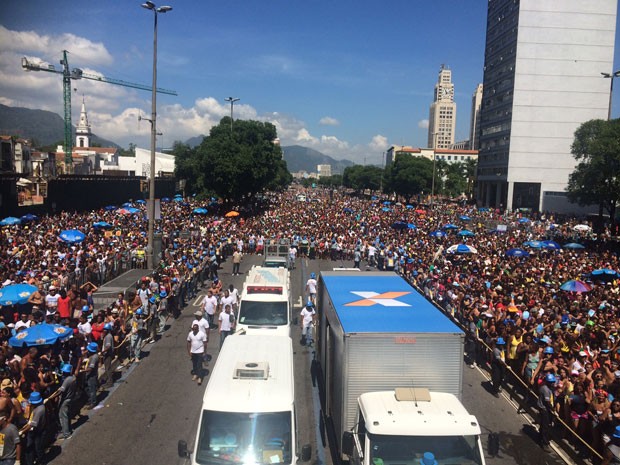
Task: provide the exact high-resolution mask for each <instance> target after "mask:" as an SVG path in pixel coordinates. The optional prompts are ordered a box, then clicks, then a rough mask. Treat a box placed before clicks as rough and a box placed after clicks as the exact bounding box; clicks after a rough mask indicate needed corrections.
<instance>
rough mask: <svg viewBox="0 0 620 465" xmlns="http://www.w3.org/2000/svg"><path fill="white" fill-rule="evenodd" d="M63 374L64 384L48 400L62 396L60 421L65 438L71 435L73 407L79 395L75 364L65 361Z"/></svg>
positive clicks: (59, 409)
mask: <svg viewBox="0 0 620 465" xmlns="http://www.w3.org/2000/svg"><path fill="white" fill-rule="evenodd" d="M60 372H61V374H62V384H61V385H60V387H59V388H58V389H57V390H56V392H54V393H53V394H52V395H51V396H49V397H48V399H47V401H48V402H49V401H51V400H52V399H56V398H58V397H60V403H59V407H58V420H59V421H60V428H61V432H62V438H63V439H69V438H70V437H71V434H72V433H71V407H72V405H73V402H74V401H75V399H76V395H77V379H76V377H75V376H74V374H73V366H72V365H71V364H69V363H65V364H63V365H62V366H61V367H60Z"/></svg>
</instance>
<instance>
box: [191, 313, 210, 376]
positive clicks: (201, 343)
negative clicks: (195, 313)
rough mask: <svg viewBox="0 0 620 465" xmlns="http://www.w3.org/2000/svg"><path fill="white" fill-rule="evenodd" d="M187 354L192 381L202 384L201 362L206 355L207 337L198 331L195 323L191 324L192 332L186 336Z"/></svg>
mask: <svg viewBox="0 0 620 465" xmlns="http://www.w3.org/2000/svg"><path fill="white" fill-rule="evenodd" d="M187 353H188V354H189V358H190V360H191V361H192V381H197V382H198V384H202V378H203V376H204V373H203V369H202V362H203V360H204V356H205V354H206V353H207V336H206V335H205V333H203V332H202V331H200V328H199V326H198V323H196V322H194V323H193V324H192V330H191V331H190V332H189V334H188V335H187Z"/></svg>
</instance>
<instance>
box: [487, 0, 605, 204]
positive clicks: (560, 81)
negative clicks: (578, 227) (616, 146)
mask: <svg viewBox="0 0 620 465" xmlns="http://www.w3.org/2000/svg"><path fill="white" fill-rule="evenodd" d="M616 14H617V0H596V1H583V0H562V1H557V0H520V1H519V2H515V1H513V0H489V3H488V19H487V37H486V47H485V70H484V82H483V84H484V91H483V98H482V107H481V114H480V115H481V116H480V150H479V161H478V192H477V198H478V202H479V204H480V205H482V206H494V207H505V208H507V209H510V210H514V209H516V208H532V209H533V210H537V211H542V210H546V209H548V206H546V205H545V198H546V197H548V198H549V199H551V198H553V199H554V200H553V202H554V209H555V211H559V212H565V213H570V212H571V209H574V208H575V206H572V205H571V204H569V203H568V201H567V200H566V196H565V189H566V186H567V183H568V178H569V175H570V174H571V173H572V172H573V171H574V168H575V166H576V161H575V159H574V158H573V156H572V154H571V150H570V148H571V144H572V143H573V139H574V132H575V130H576V129H577V128H578V127H579V126H580V125H581V124H582V123H584V122H586V121H589V120H592V119H606V118H607V112H608V109H609V92H610V85H609V80H607V79H603V78H602V76H601V73H602V72H607V73H609V72H612V69H613V56H614V41H615V35H616ZM560 197H564V201H558V199H559V198H560Z"/></svg>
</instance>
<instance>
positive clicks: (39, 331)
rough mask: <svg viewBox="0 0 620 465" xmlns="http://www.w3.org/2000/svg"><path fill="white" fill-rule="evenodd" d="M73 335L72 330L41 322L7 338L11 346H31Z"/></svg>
mask: <svg viewBox="0 0 620 465" xmlns="http://www.w3.org/2000/svg"><path fill="white" fill-rule="evenodd" d="M72 335H73V330H72V329H71V328H67V327H66V326H61V325H50V324H47V323H43V324H40V325H34V326H31V327H30V328H26V329H23V330H21V331H20V332H19V333H17V334H16V335H15V336H13V337H12V338H10V339H9V345H10V346H11V347H24V346H25V347H32V346H45V345H52V344H55V343H56V342H58V341H65V340H67V339H69V338H70V337H71V336H72Z"/></svg>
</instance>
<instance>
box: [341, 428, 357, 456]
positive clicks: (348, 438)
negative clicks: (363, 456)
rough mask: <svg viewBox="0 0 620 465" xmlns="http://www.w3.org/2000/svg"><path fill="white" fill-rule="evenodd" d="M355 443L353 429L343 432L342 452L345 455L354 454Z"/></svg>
mask: <svg viewBox="0 0 620 465" xmlns="http://www.w3.org/2000/svg"><path fill="white" fill-rule="evenodd" d="M353 444H354V441H353V433H352V432H351V431H345V432H344V433H342V453H343V454H344V455H348V456H351V455H353Z"/></svg>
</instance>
